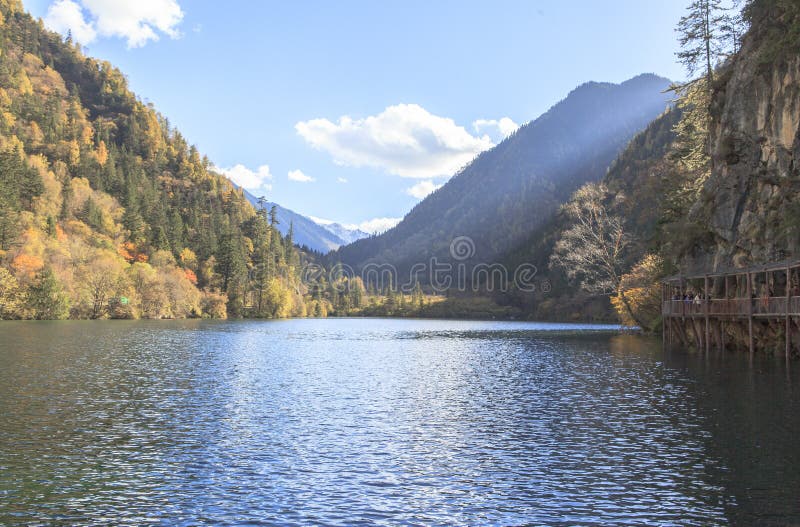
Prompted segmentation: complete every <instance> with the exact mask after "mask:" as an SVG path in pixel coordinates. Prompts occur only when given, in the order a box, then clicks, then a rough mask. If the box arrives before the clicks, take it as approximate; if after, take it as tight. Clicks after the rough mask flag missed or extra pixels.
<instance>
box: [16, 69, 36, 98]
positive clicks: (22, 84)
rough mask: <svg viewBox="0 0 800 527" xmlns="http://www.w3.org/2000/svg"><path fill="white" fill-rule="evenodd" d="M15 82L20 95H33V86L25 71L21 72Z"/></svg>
mask: <svg viewBox="0 0 800 527" xmlns="http://www.w3.org/2000/svg"><path fill="white" fill-rule="evenodd" d="M15 80H16V85H17V90H19V93H20V95H31V94H32V93H33V85H32V84H31V80H30V79H29V78H28V75H26V74H25V71H24V70H19V72H18V73H17V78H16V79H15Z"/></svg>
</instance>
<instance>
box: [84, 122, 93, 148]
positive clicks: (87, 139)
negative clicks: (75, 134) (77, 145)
mask: <svg viewBox="0 0 800 527" xmlns="http://www.w3.org/2000/svg"><path fill="white" fill-rule="evenodd" d="M93 137H94V128H92V127H91V126H90V125H88V124H86V125H84V126H83V129H82V130H81V144H83V145H90V144H92V138H93Z"/></svg>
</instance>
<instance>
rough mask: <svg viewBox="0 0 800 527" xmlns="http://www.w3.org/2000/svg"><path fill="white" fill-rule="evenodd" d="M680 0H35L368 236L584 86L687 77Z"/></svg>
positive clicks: (292, 202) (206, 134)
mask: <svg viewBox="0 0 800 527" xmlns="http://www.w3.org/2000/svg"><path fill="white" fill-rule="evenodd" d="M24 1H25V0H24ZM687 4H688V0H668V1H666V2H665V1H661V0H658V1H656V0H608V1H605V2H595V1H591V0H561V1H550V0H547V1H545V0H538V1H537V0H527V1H516V2H515V1H493V2H488V1H484V2H471V1H464V0H461V1H445V0H437V1H430V0H428V1H403V2H399V1H370V2H367V1H347V0H344V1H342V2H327V1H296V2H266V1H257V2H251V1H244V0H231V1H227V2H218V1H210V0H209V1H195V0H135V1H130V2H129V1H127V0H126V1H123V0H27V1H25V6H26V8H27V9H28V10H29V11H30V12H31V13H32V14H33V15H34V16H37V17H42V18H44V19H45V22H46V24H47V25H48V26H49V27H51V28H54V29H57V30H60V31H62V32H66V30H67V28H71V29H72V33H73V35H74V36H75V37H76V38H77V39H79V40H82V41H84V42H85V47H86V48H87V50H88V53H89V54H90V55H93V56H96V57H99V58H102V59H106V60H109V61H111V62H112V63H113V64H114V65H116V66H118V67H119V68H120V69H121V70H122V71H123V72H124V73H125V74H126V75H127V77H128V79H129V81H130V85H131V87H132V89H133V90H134V91H135V92H136V93H137V94H138V95H139V96H140V97H142V98H143V99H145V100H147V101H150V102H152V103H153V104H154V105H155V106H156V108H157V109H158V110H159V111H160V112H161V113H163V114H164V115H166V116H167V117H168V118H169V120H170V122H171V123H173V124H174V125H175V126H177V128H178V129H179V130H180V131H181V132H182V133H183V134H184V136H186V137H187V139H188V140H189V141H190V142H191V143H194V144H196V145H197V146H198V147H199V149H200V151H201V152H203V153H204V154H206V155H208V157H209V159H211V161H212V162H213V163H214V164H215V165H216V166H218V167H220V169H224V170H227V171H228V173H229V174H230V175H231V176H232V177H233V178H234V179H237V180H238V181H239V182H241V183H245V184H246V186H250V187H251V189H252V190H253V191H254V192H256V193H258V194H266V195H267V196H268V197H270V198H271V199H272V200H274V201H277V202H278V203H281V204H282V205H284V206H286V207H288V208H291V209H294V210H295V211H297V212H300V213H303V214H307V215H311V216H315V217H318V218H325V219H329V220H335V221H338V222H341V223H344V224H351V225H362V226H364V227H367V228H372V229H376V228H380V227H383V226H385V225H388V224H389V223H390V221H389V220H386V221H381V219H382V218H388V219H392V218H394V219H396V218H400V217H402V216H403V215H404V214H405V213H406V212H408V210H409V209H410V208H411V207H413V206H414V204H415V203H417V202H418V201H419V200H420V199H421V197H422V196H424V195H425V193H427V192H429V191H431V190H432V189H434V188H436V187H437V186H439V185H441V184H442V183H444V182H445V181H446V180H447V177H448V176H449V175H452V173H453V171H454V170H455V169H456V168H457V167H459V166H461V165H463V164H464V163H466V162H467V161H469V159H471V158H472V157H473V156H474V155H475V154H476V153H477V152H479V151H481V150H483V149H485V148H489V147H491V145H492V144H494V143H496V142H497V141H499V140H501V139H502V137H503V136H504V134H507V133H509V131H511V130H513V129H514V126H515V125H518V124H522V123H524V122H527V121H529V120H531V119H534V118H536V117H537V116H539V115H540V114H541V113H543V112H544V111H546V110H547V109H548V108H549V107H550V106H551V105H552V104H554V103H555V102H557V101H558V100H560V99H562V98H563V97H564V96H565V95H566V94H567V93H568V92H569V91H570V90H572V89H573V88H575V87H576V86H577V85H579V84H581V83H583V82H586V81H590V80H594V81H610V82H621V81H624V80H626V79H628V78H630V77H633V76H635V75H637V74H639V73H644V72H654V73H657V74H659V75H663V76H666V77H669V78H672V79H680V78H683V77H684V74H683V71H682V70H681V68H680V67H679V66H678V65H677V64H676V63H675V55H674V54H675V51H676V49H677V44H676V41H675V33H674V27H675V25H676V23H677V21H678V19H679V18H680V16H681V15H682V14H683V12H684V10H685V7H686V5H687ZM267 166H268V169H267V168H265V167H267ZM254 187H255V188H254ZM370 221H371V223H365V222H370Z"/></svg>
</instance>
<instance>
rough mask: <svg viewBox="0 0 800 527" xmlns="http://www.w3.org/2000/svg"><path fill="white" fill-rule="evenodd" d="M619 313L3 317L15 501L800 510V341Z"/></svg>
mask: <svg viewBox="0 0 800 527" xmlns="http://www.w3.org/2000/svg"><path fill="white" fill-rule="evenodd" d="M610 329H611V328H608V327H601V326H572V325H559V324H535V323H514V322H467V321H435V320H399V319H392V320H380V319H324V320H314V319H306V320H288V321H229V322H212V321H170V322H145V321H141V322H124V321H106V322H99V321H96V322H69V321H68V322H5V323H2V324H1V325H0V524H2V525H15V524H20V525H38V524H47V525H51V524H63V525H148V524H156V525H198V524H200V525H203V524H207V525H243V524H244V525H276V524H277V525H576V524H579V525H600V524H603V525H608V524H617V525H619V524H623V525H624V524H632V525H633V524H635V525H643V524H650V525H653V524H658V525H703V526H705V525H728V524H740V525H750V524H759V525H786V524H792V523H795V524H797V523H798V522H800V440H798V438H800V375H798V370H800V364H791V365H790V366H789V367H787V366H786V365H785V364H784V362H783V359H780V358H779V359H766V358H757V359H755V360H753V361H751V360H750V359H749V358H748V357H747V356H746V355H744V356H742V355H730V354H727V355H718V354H715V353H712V354H711V355H710V356H704V355H702V354H697V353H690V352H685V351H679V350H673V351H663V350H662V346H661V342H660V340H657V339H649V338H645V337H640V336H636V335H625V334H620V333H618V332H616V331H611V330H610Z"/></svg>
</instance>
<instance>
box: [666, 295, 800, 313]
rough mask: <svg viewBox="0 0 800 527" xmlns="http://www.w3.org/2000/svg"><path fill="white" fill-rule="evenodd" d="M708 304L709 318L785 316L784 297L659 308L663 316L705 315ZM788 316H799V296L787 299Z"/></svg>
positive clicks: (672, 304)
mask: <svg viewBox="0 0 800 527" xmlns="http://www.w3.org/2000/svg"><path fill="white" fill-rule="evenodd" d="M706 304H708V314H709V316H725V315H741V316H747V315H749V314H750V313H751V311H750V310H751V309H752V313H753V315H786V314H787V311H786V297H785V296H773V297H769V298H753V299H749V300H748V299H747V298H712V299H710V300H707V301H706V300H700V302H699V303H697V302H695V301H694V300H692V301H689V300H665V301H664V302H663V304H662V307H661V312H662V313H663V314H664V316H689V315H705V314H706ZM788 314H789V315H792V316H800V296H793V297H791V298H789V311H788Z"/></svg>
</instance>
